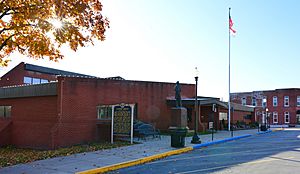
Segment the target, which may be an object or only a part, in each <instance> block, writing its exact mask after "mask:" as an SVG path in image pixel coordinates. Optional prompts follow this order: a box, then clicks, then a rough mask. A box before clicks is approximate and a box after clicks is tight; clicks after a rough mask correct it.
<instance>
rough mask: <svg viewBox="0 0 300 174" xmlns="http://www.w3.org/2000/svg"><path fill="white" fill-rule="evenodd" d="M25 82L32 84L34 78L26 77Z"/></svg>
mask: <svg viewBox="0 0 300 174" xmlns="http://www.w3.org/2000/svg"><path fill="white" fill-rule="evenodd" d="M24 83H25V84H32V78H31V77H24Z"/></svg>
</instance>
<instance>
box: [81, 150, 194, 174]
mask: <svg viewBox="0 0 300 174" xmlns="http://www.w3.org/2000/svg"><path fill="white" fill-rule="evenodd" d="M191 150H193V147H186V148H182V149H178V150H172V151H169V152H165V153H161V154H157V155H152V156H149V157H145V158H140V159H136V160H132V161H127V162H123V163H118V164H113V165H110V166H104V167H100V168H96V169H91V170H86V171H82V172H78V173H76V174H95V173H104V172H108V171H113V170H118V169H121V168H126V167H130V166H135V165H138V164H144V163H147V162H150V161H154V160H158V159H161V158H165V157H167V156H171V155H177V154H180V153H185V152H188V151H191Z"/></svg>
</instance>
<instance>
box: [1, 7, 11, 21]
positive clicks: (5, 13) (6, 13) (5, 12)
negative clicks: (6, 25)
mask: <svg viewBox="0 0 300 174" xmlns="http://www.w3.org/2000/svg"><path fill="white" fill-rule="evenodd" d="M9 11H10V9H6V10H5V11H4V12H3V13H2V14H1V15H0V19H2V18H3V17H4V16H6V15H10V14H11V13H8V12H9Z"/></svg>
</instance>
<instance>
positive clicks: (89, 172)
mask: <svg viewBox="0 0 300 174" xmlns="http://www.w3.org/2000/svg"><path fill="white" fill-rule="evenodd" d="M269 132H272V131H271V130H269V131H265V132H258V133H256V134H257V135H259V134H265V133H269ZM250 136H252V135H251V134H246V135H242V136H236V137H232V138H226V139H223V140H218V141H213V142H208V143H203V144H199V145H195V146H192V147H185V148H181V149H178V150H172V151H168V152H164V153H161V154H157V155H152V156H149V157H145V158H140V159H136V160H132V161H126V162H122V163H118V164H113V165H110V166H104V167H100V168H95V169H91V170H86V171H81V172H77V173H76V174H95V173H104V172H109V171H113V170H118V169H121V168H126V167H130V166H135V165H139V164H144V163H147V162H151V161H155V160H158V159H161V158H165V157H168V156H171V155H178V154H181V153H185V152H189V151H192V150H194V149H200V148H202V147H207V146H211V145H215V144H220V143H225V142H228V141H233V140H238V139H241V138H246V137H250Z"/></svg>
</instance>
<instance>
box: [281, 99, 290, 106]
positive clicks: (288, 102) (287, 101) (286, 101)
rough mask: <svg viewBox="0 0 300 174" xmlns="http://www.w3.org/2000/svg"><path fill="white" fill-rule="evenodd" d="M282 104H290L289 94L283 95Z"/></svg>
mask: <svg viewBox="0 0 300 174" xmlns="http://www.w3.org/2000/svg"><path fill="white" fill-rule="evenodd" d="M283 105H284V107H289V106H290V97H289V96H284V100H283Z"/></svg>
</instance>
